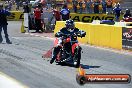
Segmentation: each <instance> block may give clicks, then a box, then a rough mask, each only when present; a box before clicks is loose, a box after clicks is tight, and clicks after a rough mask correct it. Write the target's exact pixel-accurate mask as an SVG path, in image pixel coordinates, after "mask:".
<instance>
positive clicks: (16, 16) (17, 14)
mask: <svg viewBox="0 0 132 88" xmlns="http://www.w3.org/2000/svg"><path fill="white" fill-rule="evenodd" d="M23 19H24V15H23V12H22V11H11V15H10V16H9V17H8V20H13V21H19V20H23Z"/></svg>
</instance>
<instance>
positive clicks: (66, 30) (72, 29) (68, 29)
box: [50, 19, 86, 64]
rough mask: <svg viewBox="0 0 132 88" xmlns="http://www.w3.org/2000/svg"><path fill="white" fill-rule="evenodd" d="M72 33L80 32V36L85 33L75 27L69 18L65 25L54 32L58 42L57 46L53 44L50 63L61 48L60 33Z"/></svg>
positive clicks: (61, 38)
mask: <svg viewBox="0 0 132 88" xmlns="http://www.w3.org/2000/svg"><path fill="white" fill-rule="evenodd" d="M74 33H80V35H81V37H84V36H85V35H86V32H84V31H81V30H79V29H78V28H76V27H75V23H74V21H73V20H71V19H69V20H66V23H65V27H63V28H62V29H61V30H60V31H59V32H58V33H56V34H55V36H56V37H58V43H57V46H55V47H54V49H53V53H52V58H51V60H50V64H52V63H53V62H54V60H55V59H56V58H57V54H58V53H59V51H60V49H61V46H62V41H63V37H62V36H61V35H72V34H74ZM68 48H69V47H68ZM69 49H70V48H69Z"/></svg>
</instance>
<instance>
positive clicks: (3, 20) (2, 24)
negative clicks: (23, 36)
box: [0, 3, 12, 44]
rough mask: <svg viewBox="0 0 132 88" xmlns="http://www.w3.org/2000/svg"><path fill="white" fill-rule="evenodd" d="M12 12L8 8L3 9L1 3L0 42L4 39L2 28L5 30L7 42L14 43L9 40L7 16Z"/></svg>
mask: <svg viewBox="0 0 132 88" xmlns="http://www.w3.org/2000/svg"><path fill="white" fill-rule="evenodd" d="M9 15H10V13H9V12H8V11H6V10H4V9H3V4H2V3H0V43H2V41H3V39H2V35H1V32H2V29H3V31H4V34H5V39H6V43H7V44H12V42H11V41H10V40H9V38H8V33H7V25H8V23H7V18H6V17H7V16H9Z"/></svg>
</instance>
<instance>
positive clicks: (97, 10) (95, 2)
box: [94, 0, 100, 14]
mask: <svg viewBox="0 0 132 88" xmlns="http://www.w3.org/2000/svg"><path fill="white" fill-rule="evenodd" d="M99 5H100V1H99V0H96V1H94V13H97V14H98V13H99Z"/></svg>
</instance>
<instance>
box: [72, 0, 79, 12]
mask: <svg viewBox="0 0 132 88" xmlns="http://www.w3.org/2000/svg"><path fill="white" fill-rule="evenodd" d="M72 3H73V10H74V12H75V13H77V5H78V2H77V1H76V0H73V1H72Z"/></svg>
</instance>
